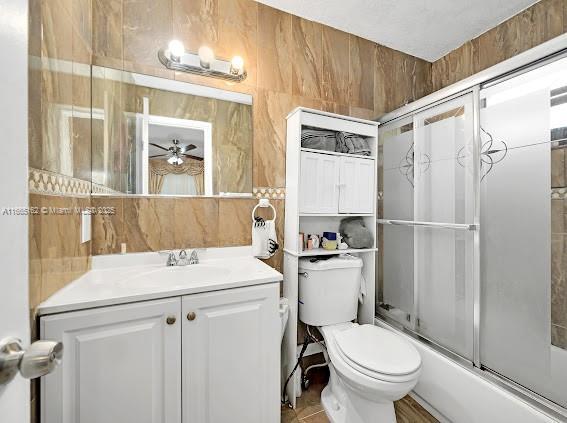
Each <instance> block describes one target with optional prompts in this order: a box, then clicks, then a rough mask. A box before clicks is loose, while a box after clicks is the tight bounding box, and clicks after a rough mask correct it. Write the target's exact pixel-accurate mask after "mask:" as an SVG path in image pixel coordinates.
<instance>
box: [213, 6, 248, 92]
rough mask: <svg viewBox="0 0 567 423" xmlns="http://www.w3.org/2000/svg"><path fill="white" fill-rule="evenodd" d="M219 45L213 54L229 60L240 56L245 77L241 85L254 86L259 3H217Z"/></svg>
mask: <svg viewBox="0 0 567 423" xmlns="http://www.w3.org/2000/svg"><path fill="white" fill-rule="evenodd" d="M217 1H218V4H219V9H218V10H219V28H218V36H219V39H218V44H217V45H216V46H215V54H216V55H217V56H218V57H222V58H226V59H229V60H230V59H231V58H233V57H234V56H241V57H242V58H243V59H244V66H245V68H246V72H247V74H248V76H247V77H246V80H245V81H244V82H243V83H242V84H243V85H251V86H254V87H255V86H256V82H257V74H258V71H257V68H258V3H257V2H255V1H250V0H217Z"/></svg>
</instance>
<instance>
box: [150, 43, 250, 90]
mask: <svg viewBox="0 0 567 423" xmlns="http://www.w3.org/2000/svg"><path fill="white" fill-rule="evenodd" d="M158 58H159V61H160V62H161V63H162V64H163V65H164V66H165V67H166V68H168V69H171V70H175V71H180V72H186V73H193V74H196V75H202V76H212V77H213V78H220V79H226V80H229V81H234V82H242V81H244V80H245V79H246V76H247V74H246V69H245V68H244V60H243V59H242V57H240V56H234V57H233V58H232V60H230V61H229V60H225V59H219V58H216V57H215V53H214V51H213V50H212V49H211V48H210V47H207V46H201V47H200V48H199V51H198V52H197V54H195V53H190V52H187V51H185V47H184V46H183V43H182V42H181V41H179V40H172V41H170V42H169V44H168V46H167V48H166V49H160V50H159V51H158Z"/></svg>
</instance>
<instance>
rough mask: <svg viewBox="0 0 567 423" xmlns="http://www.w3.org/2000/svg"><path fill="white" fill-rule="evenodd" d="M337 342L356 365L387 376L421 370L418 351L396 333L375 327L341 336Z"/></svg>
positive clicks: (344, 333) (339, 335)
mask: <svg viewBox="0 0 567 423" xmlns="http://www.w3.org/2000/svg"><path fill="white" fill-rule="evenodd" d="M335 341H336V343H337V346H338V347H339V349H340V350H341V352H342V353H343V354H344V355H345V356H346V357H347V358H348V359H350V360H352V361H353V362H354V363H356V364H358V365H359V366H361V367H363V368H365V369H368V370H370V371H373V372H376V373H381V374H385V375H407V374H410V373H413V372H415V371H416V370H417V369H419V367H420V366H421V357H420V355H419V353H418V352H417V350H416V349H415V347H414V346H413V345H411V344H410V343H409V342H407V341H406V340H405V339H403V338H402V337H400V336H399V335H396V334H395V333H393V332H391V331H389V330H386V329H382V328H380V327H378V326H374V325H360V326H354V327H353V328H352V329H347V330H344V331H341V332H338V333H337V334H336V335H335Z"/></svg>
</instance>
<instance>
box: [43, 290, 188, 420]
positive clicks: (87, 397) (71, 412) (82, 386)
mask: <svg viewBox="0 0 567 423" xmlns="http://www.w3.org/2000/svg"><path fill="white" fill-rule="evenodd" d="M180 311H181V299H180V298H175V299H167V300H159V301H148V302H142V303H136V304H128V305H120V306H112V307H103V308H97V309H92V310H84V311H78V312H70V313H63V314H58V315H53V316H47V317H42V318H41V321H40V326H41V327H40V330H41V337H42V339H53V340H57V341H62V342H63V346H64V359H63V361H62V364H61V366H60V367H58V368H57V369H56V370H55V371H54V372H53V373H52V374H50V375H48V376H46V377H44V378H42V379H41V422H42V423H102V422H109V423H110V422H120V423H142V422H144V423H146V422H147V423H179V422H180V421H181V375H180V368H181V316H180Z"/></svg>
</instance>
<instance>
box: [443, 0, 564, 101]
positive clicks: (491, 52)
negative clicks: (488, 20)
mask: <svg viewBox="0 0 567 423" xmlns="http://www.w3.org/2000/svg"><path fill="white" fill-rule="evenodd" d="M566 9H567V2H566V1H565V0H542V1H539V2H537V3H535V4H534V5H533V6H531V7H529V8H528V9H526V10H524V11H522V12H520V13H519V14H517V15H516V16H513V17H512V18H510V19H508V20H507V21H505V22H503V23H501V24H500V25H498V26H496V27H495V28H492V29H491V30H489V31H487V32H485V33H484V34H482V35H480V36H479V37H477V38H475V39H473V40H471V41H469V42H467V43H465V44H464V45H463V46H461V47H459V48H458V49H456V50H454V51H452V52H451V53H449V54H447V55H445V56H444V57H442V58H441V59H439V60H437V61H436V62H435V63H434V64H433V77H432V80H433V88H434V90H439V89H441V88H443V87H446V86H448V85H450V84H452V83H454V82H457V81H459V80H461V79H463V78H466V77H467V76H470V75H472V74H474V73H476V72H479V71H481V70H484V69H486V68H488V67H490V66H493V65H495V64H497V63H500V62H502V61H503V60H506V59H509V58H511V57H513V56H515V55H517V54H519V53H522V52H524V51H526V50H528V49H530V48H532V47H535V46H537V45H539V44H541V43H543V42H545V41H548V40H550V39H552V38H554V37H557V36H558V35H561V34H562V33H564V32H567V12H566Z"/></svg>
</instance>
